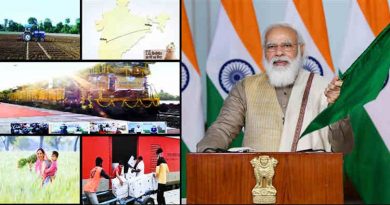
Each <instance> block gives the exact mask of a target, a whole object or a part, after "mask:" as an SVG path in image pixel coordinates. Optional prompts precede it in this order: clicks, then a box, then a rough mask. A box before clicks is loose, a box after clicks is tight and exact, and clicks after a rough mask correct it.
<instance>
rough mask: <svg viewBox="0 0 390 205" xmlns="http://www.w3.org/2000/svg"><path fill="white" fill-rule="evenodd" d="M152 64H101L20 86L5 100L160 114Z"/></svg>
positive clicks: (95, 111)
mask: <svg viewBox="0 0 390 205" xmlns="http://www.w3.org/2000/svg"><path fill="white" fill-rule="evenodd" d="M149 64H151V63H146V62H108V63H100V64H97V65H95V66H93V67H91V68H87V69H84V70H81V71H80V72H79V73H77V74H76V75H74V76H70V77H62V78H56V79H53V80H52V81H45V82H37V83H33V84H29V85H22V86H19V87H18V88H16V89H13V90H11V91H7V92H3V93H2V99H3V101H6V102H11V103H18V104H26V105H32V106H37V107H46V108H54V109H59V110H65V111H74V112H77V113H92V114H95V115H129V114H138V113H141V114H145V113H147V114H152V115H157V113H158V107H159V106H160V97H159V96H158V94H157V92H156V90H155V89H154V87H153V85H152V84H150V83H149V82H148V76H149V75H150V74H151V71H150V69H149ZM102 113H104V114H102Z"/></svg>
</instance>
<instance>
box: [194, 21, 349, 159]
mask: <svg viewBox="0 0 390 205" xmlns="http://www.w3.org/2000/svg"><path fill="white" fill-rule="evenodd" d="M264 39H265V41H264V58H265V59H264V61H263V62H264V66H265V68H266V73H265V74H258V75H253V76H250V77H247V78H245V79H243V80H242V81H240V82H238V83H237V84H236V86H235V87H234V88H233V89H232V90H231V92H230V93H229V96H228V97H227V98H226V100H225V102H224V105H223V107H222V109H221V111H220V114H219V116H218V118H217V120H216V121H215V122H214V123H213V125H212V126H210V128H209V129H208V130H207V132H206V136H205V137H204V138H203V139H202V140H201V141H200V142H199V143H198V145H197V149H198V151H199V152H204V151H206V152H208V151H215V150H216V149H227V148H228V146H229V144H230V143H231V142H232V140H233V139H234V138H235V137H237V135H238V134H239V132H240V131H241V130H242V129H243V128H244V129H243V132H244V138H243V146H245V147H250V148H252V149H254V150H255V151H257V152H278V151H280V152H295V151H305V150H307V151H309V150H311V151H326V152H331V151H333V152H348V151H351V150H352V146H353V136H352V128H351V125H350V122H349V118H346V119H343V120H340V121H339V122H336V123H334V124H332V125H330V126H328V127H325V128H323V129H320V130H317V131H315V132H312V133H310V134H308V135H307V136H305V137H303V138H301V139H299V136H300V134H301V133H302V132H303V130H304V129H305V128H306V127H307V126H308V124H309V123H310V122H311V121H312V120H313V119H314V118H315V117H316V116H317V115H318V114H319V113H320V112H321V111H322V110H324V109H325V108H326V107H327V106H328V104H329V103H334V102H335V101H336V100H337V98H338V96H339V94H340V87H341V85H342V81H341V80H339V79H338V77H335V78H334V79H333V80H332V81H331V82H330V83H328V81H327V80H326V79H325V78H323V77H321V76H320V75H318V74H314V73H311V72H309V71H307V70H305V69H304V64H303V62H304V48H305V43H304V42H303V38H302V37H301V35H300V34H299V32H298V31H297V30H296V29H295V28H293V27H292V26H291V25H288V24H273V25H271V26H270V27H268V28H267V30H266V32H265V38H264Z"/></svg>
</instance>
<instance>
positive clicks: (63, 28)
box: [0, 17, 80, 34]
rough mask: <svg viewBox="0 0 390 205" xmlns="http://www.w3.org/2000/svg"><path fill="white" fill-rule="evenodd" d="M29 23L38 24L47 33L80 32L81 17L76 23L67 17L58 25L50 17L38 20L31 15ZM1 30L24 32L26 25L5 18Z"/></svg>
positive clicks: (0, 25)
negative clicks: (71, 22)
mask: <svg viewBox="0 0 390 205" xmlns="http://www.w3.org/2000/svg"><path fill="white" fill-rule="evenodd" d="M27 23H28V24H36V25H37V26H38V28H39V30H42V31H45V32H47V33H70V34H80V18H77V19H76V21H75V22H74V23H75V24H70V18H66V19H65V20H64V23H63V22H59V23H57V24H56V25H53V23H52V21H51V20H50V19H49V18H46V19H45V20H44V21H39V22H38V20H37V19H36V18H35V17H30V18H28V20H27ZM0 31H10V32H13V31H14V32H23V31H24V26H23V25H22V24H20V23H18V22H15V21H13V20H12V19H4V24H0Z"/></svg>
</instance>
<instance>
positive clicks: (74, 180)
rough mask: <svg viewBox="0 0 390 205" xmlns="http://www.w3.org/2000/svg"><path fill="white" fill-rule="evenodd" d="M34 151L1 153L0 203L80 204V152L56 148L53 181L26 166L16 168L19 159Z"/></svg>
mask: <svg viewBox="0 0 390 205" xmlns="http://www.w3.org/2000/svg"><path fill="white" fill-rule="evenodd" d="M33 153H34V151H9V152H0V161H1V162H2V165H1V167H2V168H1V172H0V203H12V204H15V203H39V204H45V203H61V204H63V203H80V153H79V152H66V151H63V152H61V151H59V157H58V161H57V162H58V170H57V174H56V178H55V180H54V181H53V183H52V184H49V185H48V186H45V187H43V188H41V187H40V183H41V182H42V180H41V179H40V178H38V176H37V174H36V173H35V172H34V167H33V170H32V171H31V172H30V171H29V168H28V166H25V167H23V168H20V169H19V168H17V162H18V160H19V159H20V158H25V157H28V156H30V155H31V154H33Z"/></svg>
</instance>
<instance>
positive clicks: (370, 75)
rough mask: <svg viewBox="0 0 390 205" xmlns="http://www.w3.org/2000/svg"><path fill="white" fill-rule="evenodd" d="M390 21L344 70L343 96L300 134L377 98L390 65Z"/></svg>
mask: <svg viewBox="0 0 390 205" xmlns="http://www.w3.org/2000/svg"><path fill="white" fill-rule="evenodd" d="M389 52H390V24H389V25H387V27H386V28H385V29H384V30H383V31H382V32H381V33H380V34H379V35H378V37H377V38H376V39H375V40H374V41H373V42H372V43H371V44H370V46H369V47H368V48H367V49H366V50H365V51H364V52H363V54H361V55H360V56H359V58H358V59H357V60H356V61H355V62H354V63H353V64H352V66H351V67H350V68H349V69H348V70H347V71H346V72H345V73H344V74H343V76H342V77H341V80H343V85H342V87H341V91H340V96H339V98H338V99H337V101H336V102H335V103H334V104H332V105H330V106H329V107H327V108H326V109H325V110H324V111H322V112H321V113H320V114H319V115H318V116H317V117H316V118H315V119H314V120H313V121H312V122H311V123H310V124H309V126H308V127H307V128H306V130H305V131H304V132H303V133H302V135H301V137H303V136H304V135H306V134H308V133H310V132H313V131H315V130H318V129H321V128H323V127H325V126H327V125H330V124H332V123H334V122H337V121H339V120H341V119H343V118H345V117H346V116H347V115H348V114H350V113H351V112H352V111H353V110H354V109H356V108H361V107H362V106H363V105H364V104H366V103H368V102H370V101H372V100H374V99H375V98H376V97H377V96H378V94H379V92H380V91H381V90H382V88H383V85H384V83H385V81H386V78H387V75H388V73H389V68H390V56H389Z"/></svg>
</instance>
